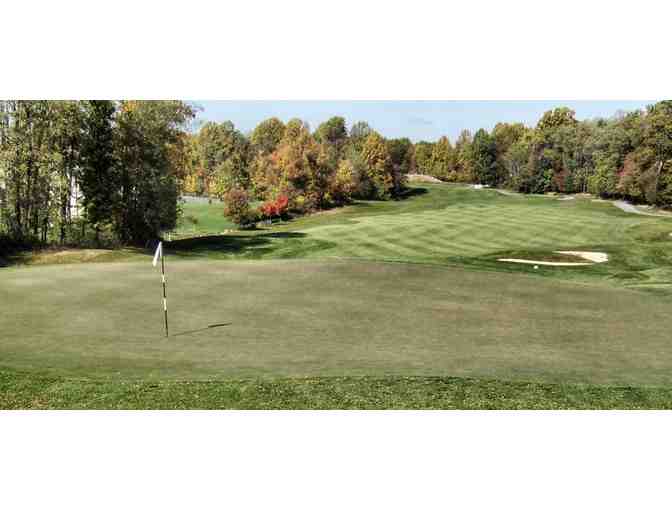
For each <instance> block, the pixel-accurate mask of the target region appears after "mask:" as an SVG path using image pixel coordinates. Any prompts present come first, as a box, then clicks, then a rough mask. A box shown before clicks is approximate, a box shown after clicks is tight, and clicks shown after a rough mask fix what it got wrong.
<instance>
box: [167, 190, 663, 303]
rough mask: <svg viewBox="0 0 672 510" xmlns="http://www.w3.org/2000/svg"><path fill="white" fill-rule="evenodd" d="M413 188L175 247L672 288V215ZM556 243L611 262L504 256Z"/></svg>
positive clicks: (544, 253) (210, 253) (538, 252)
mask: <svg viewBox="0 0 672 510" xmlns="http://www.w3.org/2000/svg"><path fill="white" fill-rule="evenodd" d="M413 190H414V192H415V194H414V196H412V197H411V198H408V199H406V200H400V201H396V202H359V203H357V204H356V205H353V206H349V207H347V208H345V209H344V210H334V211H327V212H326V213H321V214H317V215H312V216H308V217H305V218H300V219H297V220H295V221H292V222H290V223H287V224H282V225H279V226H274V227H273V228H269V229H262V230H260V231H253V232H240V233H236V234H229V235H226V236H218V235H211V236H210V237H206V238H201V239H185V240H183V241H177V242H174V243H172V244H171V245H169V246H168V248H169V249H170V250H172V252H173V254H175V255H176V256H178V257H185V258H186V257H189V258H191V257H209V258H220V259H236V260H238V259H272V258H319V259H324V258H355V259H365V260H376V261H395V262H413V263H423V264H438V265H450V266H466V267H469V268H471V269H487V270H489V271H502V272H513V273H527V274H531V273H533V274H536V275H538V276H545V277H550V278H553V279H569V280H579V281H593V282H594V281H601V282H604V283H609V284H614V285H617V286H627V287H633V288H638V289H643V290H650V291H652V292H656V293H672V236H670V234H671V233H672V220H671V219H669V218H657V217H650V216H638V215H634V214H629V213H625V212H623V211H621V210H619V209H617V208H616V207H614V206H613V205H612V204H610V203H609V202H594V201H592V200H591V199H590V198H576V199H575V200H558V199H557V198H554V197H543V196H525V195H513V196H507V195H502V194H500V193H498V192H496V191H494V190H473V189H469V188H465V187H458V186H449V185H432V184H423V185H422V186H420V185H418V186H416V187H414V188H413ZM220 221H221V220H220ZM223 225H224V224H223V223H222V224H219V225H218V226H217V227H216V228H215V227H213V229H212V230H211V231H210V232H209V233H212V234H214V233H215V232H216V231H218V230H220V229H221V228H223ZM556 250H584V251H605V252H607V253H608V254H609V257H610V261H609V263H608V264H596V265H594V266H592V267H584V268H580V269H577V268H562V267H542V268H539V269H536V270H535V269H534V267H533V266H526V265H516V264H507V263H502V262H498V261H497V259H498V258H529V259H539V258H541V259H548V258H549V256H552V252H553V251H556Z"/></svg>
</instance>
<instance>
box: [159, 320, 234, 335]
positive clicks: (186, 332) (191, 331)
mask: <svg viewBox="0 0 672 510" xmlns="http://www.w3.org/2000/svg"><path fill="white" fill-rule="evenodd" d="M231 324H233V323H232V322H223V323H221V324H210V325H208V326H206V327H205V328H200V329H192V330H189V331H182V332H180V333H174V334H172V335H170V336H182V335H191V334H193V333H200V332H202V331H207V330H209V329H214V328H221V327H224V326H230V325H231Z"/></svg>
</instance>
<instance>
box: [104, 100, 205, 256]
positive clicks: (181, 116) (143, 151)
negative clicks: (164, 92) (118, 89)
mask: <svg viewBox="0 0 672 510" xmlns="http://www.w3.org/2000/svg"><path fill="white" fill-rule="evenodd" d="M193 117H194V110H193V108H192V107H191V106H190V105H188V104H186V103H184V102H182V101H122V102H121V105H120V108H119V111H118V114H117V117H116V120H117V122H116V125H117V129H116V130H115V144H114V146H115V159H116V161H117V162H118V165H119V183H120V190H119V192H120V199H119V201H118V202H117V207H116V208H115V212H114V218H113V220H114V221H113V226H114V229H115V231H116V232H117V235H118V236H119V239H120V240H121V241H122V242H124V243H131V244H145V243H146V242H147V241H150V240H152V239H156V238H157V237H159V236H160V235H161V232H162V231H164V230H169V229H172V228H174V227H175V224H176V221H177V216H178V213H179V210H178V204H177V202H178V198H179V181H178V176H179V172H180V169H179V168H176V167H175V166H174V163H175V158H174V157H173V150H174V149H175V147H179V146H181V142H182V137H181V135H182V133H183V130H184V129H185V128H186V126H187V124H188V122H189V121H190V120H191V119H192V118H193Z"/></svg>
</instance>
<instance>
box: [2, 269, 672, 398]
mask: <svg viewBox="0 0 672 510" xmlns="http://www.w3.org/2000/svg"><path fill="white" fill-rule="evenodd" d="M167 264H168V266H167V268H168V298H169V309H170V321H171V336H170V337H169V338H167V339H166V338H165V337H164V336H163V311H162V308H161V285H160V276H159V273H158V272H157V271H156V270H155V269H153V268H152V267H151V265H150V264H148V263H145V262H143V263H110V264H106V263H100V264H78V265H60V266H41V267H24V268H20V267H15V268H6V269H1V270H0V309H1V310H2V313H1V314H0V367H2V366H4V367H11V368H15V369H20V370H30V371H33V370H34V371H40V372H49V373H56V374H61V375H68V376H81V377H87V378H88V377H94V378H113V379H116V378H123V379H135V378H138V379H189V380H197V379H212V378H230V377H248V376H253V377H257V376H315V375H322V376H331V375H383V374H392V375H451V376H474V377H491V378H497V379H509V380H515V379H518V380H539V381H556V382H570V381H571V382H591V383H618V384H638V385H664V384H670V383H672V341H671V340H670V331H672V313H671V310H672V307H671V305H672V299H671V298H669V297H666V296H657V295H652V294H647V293H643V292H638V291H633V290H628V289H622V288H617V287H613V286H606V285H585V284H576V283H571V282H563V281H557V280H552V279H548V278H541V277H535V276H528V275H523V274H506V273H495V272H486V271H468V270H464V269H459V268H448V267H431V266H423V265H414V264H395V263H373V262H371V263H369V262H365V261H306V260H303V261H296V260H287V261H282V260H281V261H278V260H271V261H246V262H241V261H236V262H227V261H213V260H198V261H179V262H176V261H174V260H172V261H171V259H170V258H168V259H167ZM209 326H215V327H209Z"/></svg>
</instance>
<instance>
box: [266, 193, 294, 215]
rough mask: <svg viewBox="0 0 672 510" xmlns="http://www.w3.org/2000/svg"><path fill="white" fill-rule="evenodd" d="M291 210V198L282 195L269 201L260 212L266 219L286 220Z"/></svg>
mask: <svg viewBox="0 0 672 510" xmlns="http://www.w3.org/2000/svg"><path fill="white" fill-rule="evenodd" d="M288 208H289V198H287V196H286V195H280V196H279V197H278V198H276V199H275V200H269V201H268V202H265V203H264V204H262V205H261V207H260V208H259V210H260V211H261V214H262V215H263V216H264V217H266V218H269V219H271V218H276V217H278V216H279V217H281V218H284V217H286V216H287V210H288Z"/></svg>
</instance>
